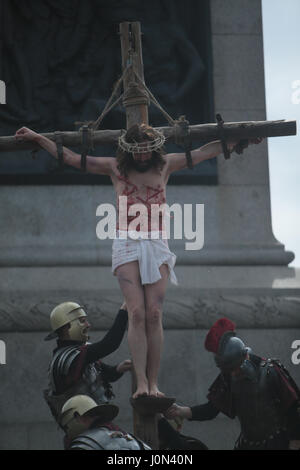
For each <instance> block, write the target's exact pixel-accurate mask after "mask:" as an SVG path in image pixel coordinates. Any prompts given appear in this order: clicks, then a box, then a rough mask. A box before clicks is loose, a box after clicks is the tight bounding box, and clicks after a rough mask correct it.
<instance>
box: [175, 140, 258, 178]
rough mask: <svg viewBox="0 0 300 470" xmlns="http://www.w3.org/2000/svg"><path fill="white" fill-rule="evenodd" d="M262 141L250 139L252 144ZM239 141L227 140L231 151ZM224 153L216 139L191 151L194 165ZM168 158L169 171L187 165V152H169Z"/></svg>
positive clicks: (180, 168) (177, 169)
mask: <svg viewBox="0 0 300 470" xmlns="http://www.w3.org/2000/svg"><path fill="white" fill-rule="evenodd" d="M261 141H262V139H261V138H257V139H254V140H250V141H249V143H250V144H259V143H260V142H261ZM237 143H238V142H227V148H228V150H229V151H231V150H232V149H233V148H234V147H235V146H236V145H237ZM222 153H223V149H222V144H221V141H220V140H215V141H214V142H209V143H208V144H205V145H203V146H202V147H199V148H197V149H195V150H192V151H191V156H192V161H193V165H197V164H198V163H201V162H203V161H204V160H209V159H210V158H215V157H217V156H218V155H220V154H222ZM166 160H167V165H168V166H167V173H168V174H170V173H173V172H174V171H179V170H182V169H183V168H186V167H187V162H186V156H185V153H169V154H167V155H166Z"/></svg>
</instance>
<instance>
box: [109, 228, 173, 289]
mask: <svg viewBox="0 0 300 470" xmlns="http://www.w3.org/2000/svg"><path fill="white" fill-rule="evenodd" d="M136 233H138V232H135V234H136ZM157 233H159V232H157ZM126 237H127V238H126ZM135 238H136V237H135ZM135 238H134V239H133V238H130V234H129V233H128V232H123V231H117V238H115V239H114V241H113V245H112V272H113V274H114V276H115V275H116V269H117V268H118V267H119V266H121V265H122V264H126V263H130V262H131V261H138V262H139V269H140V276H141V281H142V284H154V283H155V282H157V281H159V280H160V279H161V274H160V271H159V267H160V266H161V265H162V264H167V265H168V267H169V276H170V281H171V283H172V284H175V285H178V281H177V278H176V275H175V272H174V266H175V262H176V255H175V254H174V253H172V252H171V251H170V248H169V245H168V240H167V239H163V238H159V239H152V238H149V239H145V238H143V234H142V233H141V235H139V238H138V239H135Z"/></svg>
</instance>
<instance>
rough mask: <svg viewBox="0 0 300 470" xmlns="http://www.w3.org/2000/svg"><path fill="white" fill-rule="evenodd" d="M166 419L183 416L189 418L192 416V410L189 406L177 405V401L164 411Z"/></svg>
mask: <svg viewBox="0 0 300 470" xmlns="http://www.w3.org/2000/svg"><path fill="white" fill-rule="evenodd" d="M164 415H165V417H166V418H167V419H174V418H183V419H189V418H191V417H192V411H191V408H190V407H189V406H179V405H177V403H174V405H172V406H170V408H169V409H167V411H166V412H165V413H164Z"/></svg>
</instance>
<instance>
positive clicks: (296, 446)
mask: <svg viewBox="0 0 300 470" xmlns="http://www.w3.org/2000/svg"><path fill="white" fill-rule="evenodd" d="M289 449H290V450H300V441H290V443H289Z"/></svg>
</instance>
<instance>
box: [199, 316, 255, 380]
mask: <svg viewBox="0 0 300 470" xmlns="http://www.w3.org/2000/svg"><path fill="white" fill-rule="evenodd" d="M205 348H206V349H207V350H208V351H210V352H212V353H214V355H215V361H216V364H217V367H219V368H220V369H221V371H222V372H224V373H232V372H234V371H235V370H237V369H239V368H240V367H241V365H242V364H243V362H244V361H245V359H246V358H247V355H248V353H249V348H247V347H246V346H245V344H244V343H243V341H242V340H241V339H240V338H238V337H237V336H236V332H235V324H234V323H233V322H232V321H230V320H228V318H220V319H219V320H217V321H216V322H215V324H214V325H213V326H212V327H211V329H210V330H209V332H208V334H207V336H206V339H205Z"/></svg>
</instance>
